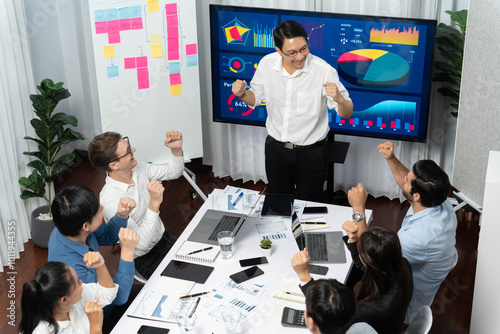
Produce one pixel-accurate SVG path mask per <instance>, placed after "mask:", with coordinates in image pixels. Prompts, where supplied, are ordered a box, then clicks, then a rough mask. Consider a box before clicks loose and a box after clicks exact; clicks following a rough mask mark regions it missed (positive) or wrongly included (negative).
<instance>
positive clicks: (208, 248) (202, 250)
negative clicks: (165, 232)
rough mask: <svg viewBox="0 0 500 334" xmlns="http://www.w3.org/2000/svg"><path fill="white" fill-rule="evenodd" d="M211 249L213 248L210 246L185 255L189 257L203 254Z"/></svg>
mask: <svg viewBox="0 0 500 334" xmlns="http://www.w3.org/2000/svg"><path fill="white" fill-rule="evenodd" d="M212 248H213V247H212V246H210V247H207V248H203V249H198V250H195V251H192V252H190V253H187V254H186V255H191V254H196V253H201V252H204V251H207V250H210V249H212Z"/></svg>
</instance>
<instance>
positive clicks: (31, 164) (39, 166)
mask: <svg viewBox="0 0 500 334" xmlns="http://www.w3.org/2000/svg"><path fill="white" fill-rule="evenodd" d="M27 166H29V167H32V168H34V169H36V170H37V171H38V173H39V174H40V176H41V177H42V178H44V179H45V178H46V177H47V169H46V167H45V165H44V164H43V162H41V161H40V160H33V161H30V162H28V165H27Z"/></svg>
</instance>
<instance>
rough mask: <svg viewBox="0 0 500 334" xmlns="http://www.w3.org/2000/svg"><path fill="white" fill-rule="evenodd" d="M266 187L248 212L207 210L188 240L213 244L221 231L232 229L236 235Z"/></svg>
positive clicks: (215, 243)
mask: <svg viewBox="0 0 500 334" xmlns="http://www.w3.org/2000/svg"><path fill="white" fill-rule="evenodd" d="M266 188H267V187H266ZM266 188H264V190H262V191H261V192H260V195H259V197H258V198H257V201H256V202H255V203H254V205H253V206H252V208H251V210H250V212H249V213H248V214H241V213H233V212H227V211H219V210H212V209H209V210H207V212H205V214H204V215H203V217H201V220H200V222H199V224H198V226H196V227H195V229H194V230H193V232H192V233H191V235H190V236H189V238H188V241H196V242H202V243H207V244H211V245H218V243H217V234H218V233H219V232H220V231H232V232H233V233H234V235H236V234H237V233H238V232H239V230H240V228H241V226H242V225H243V223H244V222H245V220H246V219H247V217H248V216H250V214H251V213H252V212H253V210H254V209H255V207H256V206H257V204H258V203H259V201H260V197H261V196H262V194H263V193H264V191H265V190H266Z"/></svg>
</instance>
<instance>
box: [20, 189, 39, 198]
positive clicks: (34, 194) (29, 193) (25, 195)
mask: <svg viewBox="0 0 500 334" xmlns="http://www.w3.org/2000/svg"><path fill="white" fill-rule="evenodd" d="M43 195H44V194H42V193H39V192H33V191H30V190H23V191H22V192H21V199H28V198H33V197H43Z"/></svg>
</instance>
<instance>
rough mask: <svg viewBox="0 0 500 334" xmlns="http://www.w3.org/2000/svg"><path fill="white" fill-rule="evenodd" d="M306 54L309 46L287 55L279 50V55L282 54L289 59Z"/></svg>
mask: <svg viewBox="0 0 500 334" xmlns="http://www.w3.org/2000/svg"><path fill="white" fill-rule="evenodd" d="M280 50H281V49H280ZM307 52H309V45H307V44H306V45H304V46H303V47H302V48H301V49H300V50H299V51H295V50H292V51H290V52H288V53H285V52H284V51H283V50H281V53H283V54H284V55H285V56H287V57H289V58H295V57H297V55H298V54H299V53H302V54H306V53H307Z"/></svg>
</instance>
